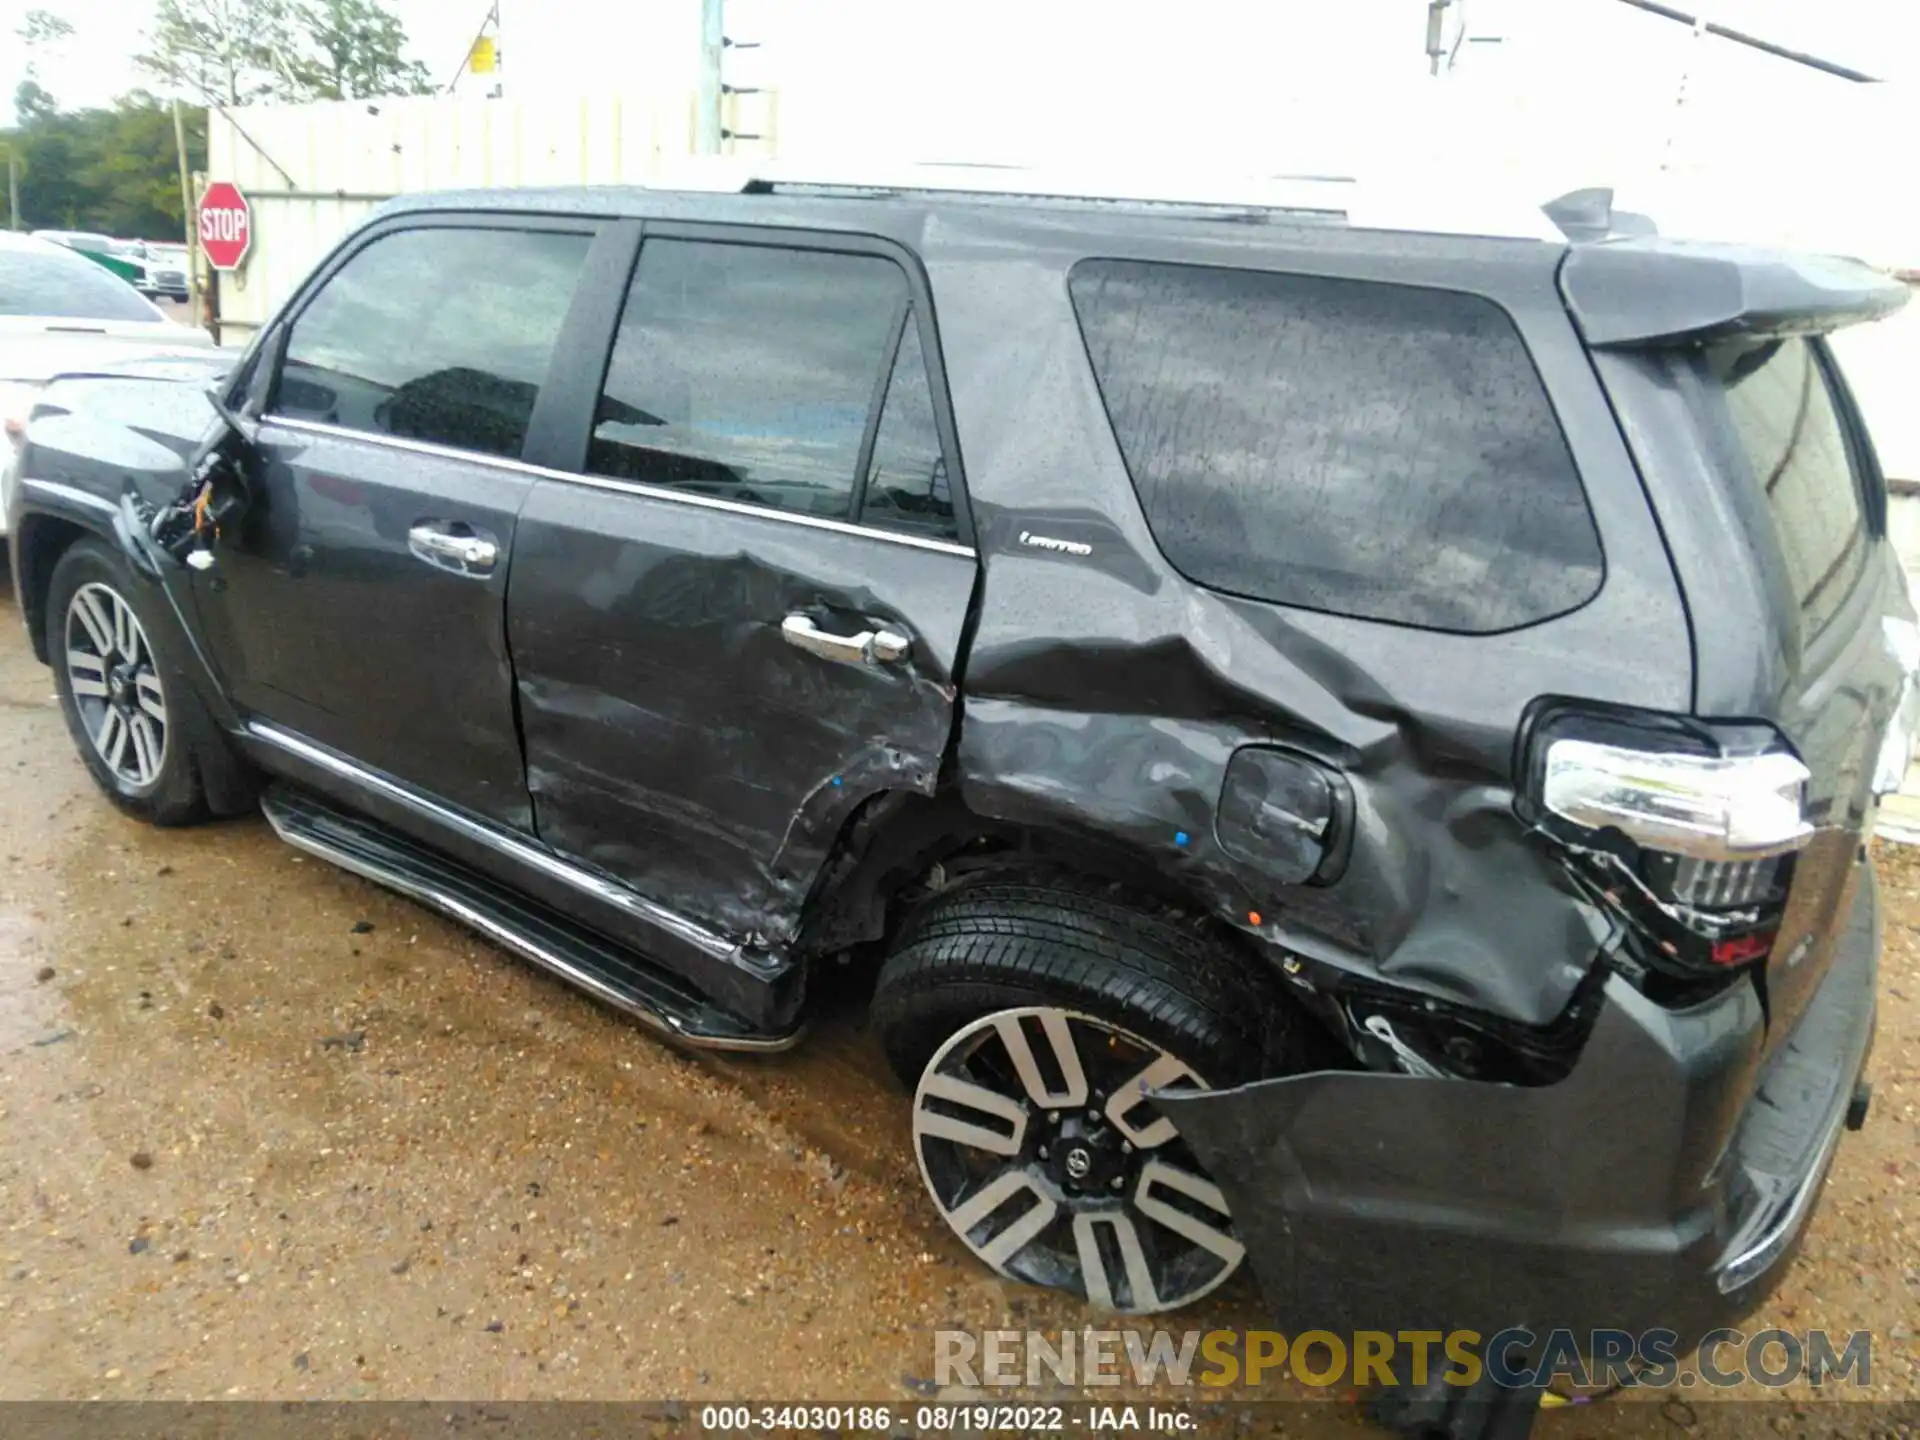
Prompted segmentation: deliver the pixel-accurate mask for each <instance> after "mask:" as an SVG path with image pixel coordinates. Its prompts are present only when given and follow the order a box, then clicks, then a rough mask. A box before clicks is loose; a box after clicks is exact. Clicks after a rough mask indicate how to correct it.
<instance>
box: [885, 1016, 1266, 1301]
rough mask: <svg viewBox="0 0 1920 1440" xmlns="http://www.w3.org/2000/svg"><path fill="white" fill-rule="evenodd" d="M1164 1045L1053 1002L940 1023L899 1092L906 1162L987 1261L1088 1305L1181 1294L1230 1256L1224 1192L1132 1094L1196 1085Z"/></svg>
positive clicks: (1222, 1271) (1206, 1285) (1168, 1126)
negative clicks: (937, 1043) (909, 1118)
mask: <svg viewBox="0 0 1920 1440" xmlns="http://www.w3.org/2000/svg"><path fill="white" fill-rule="evenodd" d="M1206 1088H1207V1085H1206V1083H1205V1082H1204V1081H1203V1080H1202V1079H1201V1078H1200V1077H1199V1076H1198V1075H1196V1074H1195V1073H1194V1072H1193V1070H1192V1069H1190V1068H1189V1067H1188V1066H1187V1065H1186V1064H1184V1063H1183V1062H1182V1061H1181V1060H1179V1059H1178V1058H1176V1057H1175V1056H1172V1055H1169V1054H1168V1053H1167V1052H1166V1051H1164V1050H1162V1049H1160V1048H1159V1047H1158V1046H1156V1045H1153V1044H1151V1043H1150V1042H1148V1041H1145V1040H1142V1039H1140V1038H1139V1037H1138V1036H1136V1035H1131V1034H1129V1033H1127V1032H1126V1031H1124V1030H1120V1029H1118V1028H1116V1027H1114V1026H1112V1025H1109V1024H1107V1023H1106V1022H1105V1021H1101V1020H1096V1019H1094V1018H1093V1017H1091V1016H1088V1015H1083V1014H1079V1013H1077V1012H1074V1011H1071V1010H1063V1009H1058V1008H1054V1007H1041V1006H1034V1007H1024V1008H1020V1009H1014V1010H1003V1011H1000V1012H999V1013H998V1014H994V1015H988V1016H985V1017H984V1018H982V1019H980V1020H978V1021H976V1022H974V1023H973V1024H971V1025H969V1026H967V1027H966V1028H965V1029H963V1030H961V1031H960V1032H958V1033H957V1034H955V1035H954V1036H953V1037H952V1038H951V1039H949V1040H948V1041H947V1043H946V1044H945V1045H943V1046H941V1048H940V1051H939V1053H938V1054H936V1055H935V1056H934V1057H933V1059H932V1060H931V1061H929V1062H928V1064H927V1068H926V1070H925V1072H924V1073H923V1074H922V1075H921V1077H920V1084H919V1087H918V1089H917V1090H916V1091H915V1093H914V1103H913V1139H914V1147H915V1149H916V1151H917V1152H918V1155H919V1160H920V1174H921V1177H922V1178H923V1179H924V1180H925V1181H926V1184H927V1189H928V1191H929V1192H930V1193H931V1194H932V1196H933V1199H934V1202H935V1203H936V1204H937V1205H939V1207H940V1213H941V1214H942V1215H944V1216H945V1217H946V1221H947V1224H948V1225H950V1226H952V1227H953V1230H954V1233H955V1234H957V1235H959V1236H960V1238H961V1239H962V1240H963V1241H965V1242H966V1245H967V1248H968V1249H970V1250H972V1251H973V1253H974V1254H976V1255H978V1256H979V1257H980V1258H981V1259H982V1260H984V1261H986V1263H987V1264H989V1265H991V1266H992V1267H993V1268H994V1269H995V1270H997V1271H998V1272H1000V1273H1001V1274H1002V1275H1005V1276H1007V1277H1009V1278H1010V1279H1015V1280H1024V1281H1027V1282H1028V1283H1030V1284H1035V1285H1046V1286H1051V1287H1053V1288H1056V1289H1062V1290H1067V1291H1070V1292H1072V1293H1074V1294H1077V1295H1079V1296H1081V1297H1082V1298H1083V1299H1085V1300H1086V1301H1087V1302H1088V1303H1090V1304H1091V1305H1093V1306H1094V1307H1096V1308H1097V1309H1101V1310H1110V1311H1119V1312H1122V1313H1127V1314H1150V1313H1153V1312H1155V1311H1161V1310H1172V1309H1176V1308H1178V1307H1179V1306H1182V1305H1186V1304H1190V1303H1191V1302H1193V1301H1195V1300H1197V1299H1199V1298H1200V1297H1201V1296H1203V1295H1205V1294H1206V1293H1207V1292H1209V1291H1210V1290H1213V1289H1214V1288H1215V1287H1217V1286H1219V1285H1220V1284H1222V1283H1223V1282H1224V1281H1225V1280H1226V1279H1227V1277H1228V1276H1230V1275H1232V1274H1233V1273H1234V1271H1235V1270H1237V1269H1238V1268H1239V1267H1240V1263H1241V1261H1242V1260H1243V1259H1244V1258H1245V1254H1246V1252H1245V1249H1244V1248H1243V1247H1242V1245H1241V1244H1240V1242H1239V1240H1238V1239H1236V1238H1235V1236H1234V1232H1233V1219H1232V1217H1231V1215H1229V1214H1228V1211H1227V1202H1226V1199H1225V1198H1224V1197H1223V1196H1222V1195H1221V1193H1220V1190H1219V1188H1218V1187H1217V1186H1215V1185H1214V1183H1213V1182H1212V1181H1211V1180H1210V1179H1208V1178H1207V1175H1206V1173H1205V1171H1203V1170H1202V1169H1201V1167H1200V1165H1199V1162H1198V1161H1196V1160H1195V1159H1194V1156H1193V1153H1192V1151H1191V1150H1190V1149H1188V1147H1187V1145H1186V1143H1185V1141H1183V1140H1182V1139H1181V1138H1180V1134H1179V1132H1178V1130H1176V1129H1175V1127H1174V1124H1173V1122H1172V1121H1171V1120H1169V1119H1167V1118H1166V1117H1165V1116H1164V1115H1162V1114H1160V1113H1159V1112H1158V1111H1157V1110H1156V1109H1155V1107H1154V1106H1153V1105H1152V1103H1151V1102H1150V1101H1148V1100H1147V1098H1146V1096H1147V1093H1148V1092H1149V1091H1154V1090H1183V1089H1192V1090H1204V1089H1206Z"/></svg>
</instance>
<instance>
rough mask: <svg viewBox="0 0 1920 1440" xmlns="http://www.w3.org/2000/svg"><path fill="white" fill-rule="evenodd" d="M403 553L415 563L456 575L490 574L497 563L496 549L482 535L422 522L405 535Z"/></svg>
mask: <svg viewBox="0 0 1920 1440" xmlns="http://www.w3.org/2000/svg"><path fill="white" fill-rule="evenodd" d="M463 532H465V533H463ZM407 549H408V550H409V551H411V552H412V554H413V557H414V558H415V559H416V560H424V561H426V562H427V564H429V565H432V566H435V567H436V568H438V569H441V570H451V571H453V573H454V574H456V575H488V574H491V573H492V571H493V567H494V565H495V564H496V563H498V561H499V559H500V547H499V546H498V545H496V544H495V543H494V542H493V541H492V540H490V539H488V538H487V537H486V536H485V535H475V534H473V533H471V532H470V531H468V530H467V527H466V526H464V525H460V526H453V525H445V524H442V523H440V522H439V521H435V520H422V521H421V522H420V523H419V524H418V525H416V526H414V527H413V528H412V529H411V530H409V531H407Z"/></svg>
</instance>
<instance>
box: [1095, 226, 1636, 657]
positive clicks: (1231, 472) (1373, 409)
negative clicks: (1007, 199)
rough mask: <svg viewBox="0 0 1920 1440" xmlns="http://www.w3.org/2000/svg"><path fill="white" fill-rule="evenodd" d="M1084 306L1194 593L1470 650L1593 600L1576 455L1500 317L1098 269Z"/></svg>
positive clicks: (1111, 392)
mask: <svg viewBox="0 0 1920 1440" xmlns="http://www.w3.org/2000/svg"><path fill="white" fill-rule="evenodd" d="M1071 291H1072V296H1073V303H1074V307H1075V309H1076V310H1077V312H1078V313H1079V316H1080V325H1081V329H1082V331H1083V333H1084V334H1085V336H1086V341H1087V350H1088V353H1089V355H1090V356H1091V358H1092V361H1093V369H1094V374H1095V376H1096V377H1097V379H1098V381H1099V384H1100V393H1101V395H1102V397H1103V398H1104V399H1105V401H1106V406H1107V412H1108V414H1109V416H1110V417H1111V418H1112V421H1113V428H1114V434H1115V436H1116V437H1117V438H1118V440H1119V442H1120V449H1121V453H1122V454H1123V456H1124V457H1125V460H1126V463H1127V468H1128V470H1129V471H1130V472H1131V474H1132V476H1133V483H1134V487H1135V489H1136V490H1137V491H1138V493H1139V496H1140V503H1141V506H1142V508H1143V509H1144V511H1145V512H1146V516H1147V521H1148V524H1149V525H1151V527H1152V529H1153V533H1154V537H1155V539H1156V540H1157V541H1158V542H1159V544H1160V547H1161V549H1163V550H1164V551H1165V552H1166V555H1167V558H1168V559H1169V560H1170V561H1172V562H1173V564H1174V565H1175V566H1176V567H1177V568H1178V569H1179V570H1180V571H1181V572H1182V573H1184V574H1185V575H1187V576H1188V577H1189V578H1191V579H1193V580H1195V581H1197V582H1199V583H1200V584H1203V585H1208V586H1212V587H1215V588H1217V589H1221V590H1229V591H1232V592H1234V593H1236V594H1241V595H1248V596H1252V597H1254V598H1256V599H1262V600H1272V601H1277V602H1279V603H1282V604H1287V605H1300V606H1305V607H1307V608H1310V609H1314V610H1328V611H1335V612H1338V613H1340V614H1346V615H1357V616H1362V617H1366V618H1369V619H1377V620H1392V621H1398V622H1401V623H1404V624H1409V625H1418V626H1424V627H1428V628H1432V629H1440V630H1454V631H1467V632H1478V631H1492V630H1504V629H1508V628H1510V627H1512V626H1515V625H1521V624H1526V623H1528V622H1531V621H1536V620H1542V619H1545V618H1546V617H1548V616H1551V615H1555V614H1559V613H1561V612H1563V611H1566V610H1569V609H1572V608H1574V607H1575V606H1578V605H1580V604H1581V603H1582V602H1584V601H1586V600H1587V599H1589V598H1590V597H1591V596H1592V595H1593V594H1594V593H1595V591H1597V590H1598V589H1599V586H1600V580H1601V573H1602V567H1601V556H1600V546H1599V541H1598V538H1597V536H1596V535H1595V532H1594V528H1593V520H1592V517H1591V516H1590V515H1589V513H1588V511H1587V504H1586V496H1585V494H1584V492H1583V491H1582V489H1581V487H1580V481H1579V478H1578V476H1577V475H1576V474H1575V471H1574V468H1573V461H1572V458H1571V456H1570V455H1569V454H1568V452H1567V447H1566V442H1565V441H1564V439H1563V438H1562V437H1561V434H1560V429H1559V426H1558V424H1557V422H1556V421H1555V419H1554V417H1553V413H1552V411H1551V410H1550V409H1549V407H1548V404H1547V397H1546V394H1545V393H1544V391H1543V390H1542V388H1541V384H1540V380H1539V377H1538V376H1537V375H1536V374H1535V372H1534V369H1533V365H1532V363H1531V361H1530V359H1529V357H1528V355H1527V352H1526V349H1525V347H1524V346H1523V345H1522V344H1521V341H1520V337H1519V334H1518V332H1517V331H1515V329H1514V327H1513V322H1512V321H1511V320H1509V319H1508V318H1507V316H1506V314H1505V312H1504V311H1502V310H1501V309H1500V308H1499V307H1498V306H1496V305H1493V304H1492V303H1491V302H1489V301H1486V300H1483V299H1480V298H1478V297H1476V296H1469V295H1460V294H1455V293H1453V292H1450V291H1440V290H1427V289H1416V288H1413V287H1410V286H1403V285H1386V284H1376V283H1370V282H1364V281H1354V280H1330V279H1322V278H1318V277H1312V276H1303V275H1274V274H1263V273H1260V272H1256V271H1239V270H1214V269H1202V268H1198V267H1193V266H1180V265H1154V264H1138V263H1133V262H1123V261H1107V260H1101V261H1087V262H1083V263H1082V264H1080V265H1078V266H1076V267H1075V268H1074V271H1073V276H1072V280H1071Z"/></svg>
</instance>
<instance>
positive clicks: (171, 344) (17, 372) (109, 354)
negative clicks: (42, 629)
mask: <svg viewBox="0 0 1920 1440" xmlns="http://www.w3.org/2000/svg"><path fill="white" fill-rule="evenodd" d="M212 348H213V340H212V338H211V337H210V336H208V335H207V333H206V332H205V331H202V330H194V329H190V328H188V327H187V326H185V325H181V324H177V323H176V322H174V321H172V320H169V319H168V318H167V317H166V316H165V315H163V314H162V313H161V312H160V310H159V309H158V308H157V307H155V306H154V305H153V304H151V303H150V302H149V301H147V300H145V299H143V298H141V296H139V295H138V294H136V293H135V292H134V289H133V287H132V286H130V285H128V284H127V283H126V281H124V280H121V279H119V278H118V277H117V276H115V275H112V274H110V273H109V272H108V271H106V270H103V269H102V268H101V267H100V266H98V265H96V264H94V263H93V261H91V260H89V259H88V258H87V257H86V256H85V255H82V254H80V253H78V252H77V251H75V250H73V249H71V248H68V247H66V246H62V245H59V244H56V243H54V242H52V241H48V240H41V239H37V238H35V237H33V236H29V235H19V234H14V233H10V232H5V231H0V431H4V436H5V438H4V439H0V534H4V533H5V528H6V524H5V502H6V500H7V499H8V498H9V492H10V490H11V488H12V483H13V458H14V452H15V450H16V448H17V447H18V443H19V437H20V436H21V435H22V434H23V433H24V432H25V429H26V423H27V417H28V416H29V415H30V414H31V413H32V411H33V405H34V401H35V399H36V398H37V397H38V395H39V393H40V391H41V390H42V389H44V388H45V387H46V384H47V382H48V381H50V380H52V379H53V378H54V377H55V376H56V375H65V374H72V373H74V372H75V371H88V370H95V369H98V368H100V367H102V366H106V365H111V364H114V363H116V362H120V361H124V360H135V359H146V358H150V357H154V356H166V355H194V354H201V355H205V354H207V353H208V352H209V351H211V350H212Z"/></svg>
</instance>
